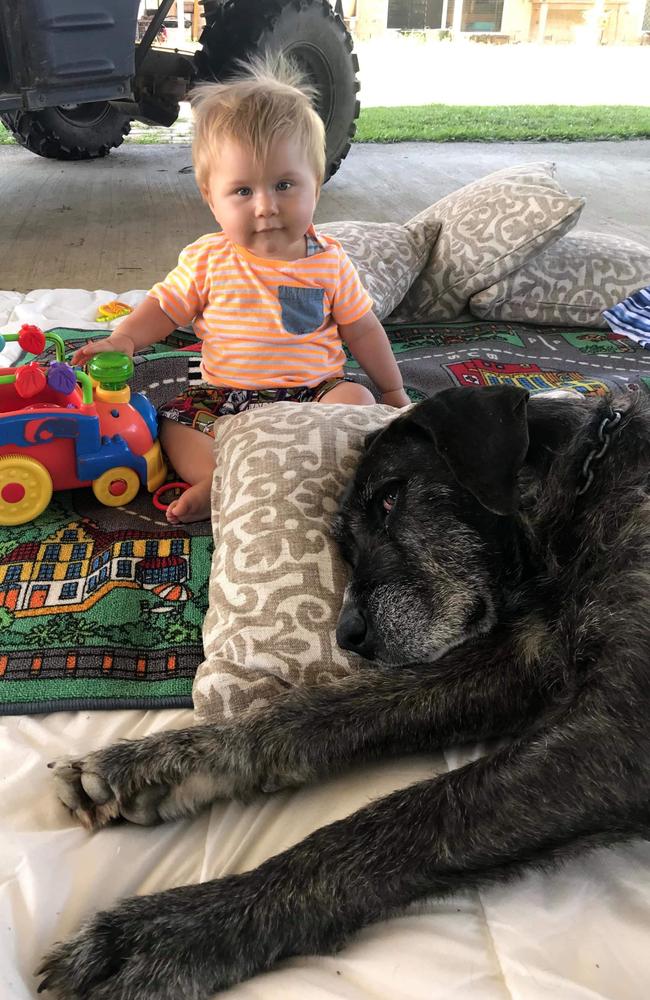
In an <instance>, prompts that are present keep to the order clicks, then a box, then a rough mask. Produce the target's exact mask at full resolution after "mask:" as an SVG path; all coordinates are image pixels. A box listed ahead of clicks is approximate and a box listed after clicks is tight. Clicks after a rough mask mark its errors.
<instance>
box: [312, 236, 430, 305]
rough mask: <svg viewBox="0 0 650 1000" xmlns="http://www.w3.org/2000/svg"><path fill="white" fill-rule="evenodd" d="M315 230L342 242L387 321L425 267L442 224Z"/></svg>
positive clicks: (365, 286)
mask: <svg viewBox="0 0 650 1000" xmlns="http://www.w3.org/2000/svg"><path fill="white" fill-rule="evenodd" d="M316 230H317V232H322V233H326V234H327V235H328V236H333V237H334V239H335V240H338V241H339V243H340V244H341V246H342V247H343V249H344V250H345V252H346V253H347V255H348V256H349V258H350V260H351V261H352V263H353V264H354V266H355V267H356V269H357V271H358V272H359V276H360V278H361V281H362V283H363V286H364V288H366V289H367V291H368V292H369V294H370V295H371V296H372V300H373V303H374V312H375V314H376V315H377V318H378V319H384V318H385V317H386V316H388V314H389V313H390V312H392V311H393V309H395V307H396V306H398V305H399V303H400V302H401V301H402V299H403V298H404V296H405V295H406V293H407V292H408V290H409V288H410V287H411V285H412V284H413V282H414V281H415V279H416V278H417V276H418V274H419V273H420V271H421V270H422V268H423V267H424V265H425V263H426V260H427V258H428V256H429V254H430V252H431V247H432V246H433V244H434V243H435V240H436V237H437V236H438V233H439V232H440V223H439V222H437V221H435V220H433V219H419V220H418V221H413V222H407V223H406V225H404V226H401V225H399V224H398V223H395V222H329V223H324V224H323V225H322V226H316Z"/></svg>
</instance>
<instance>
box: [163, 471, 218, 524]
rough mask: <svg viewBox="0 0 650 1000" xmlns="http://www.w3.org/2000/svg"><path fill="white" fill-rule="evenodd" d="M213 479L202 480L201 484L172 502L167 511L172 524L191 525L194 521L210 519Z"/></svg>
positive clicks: (192, 487) (196, 484) (191, 487)
mask: <svg viewBox="0 0 650 1000" xmlns="http://www.w3.org/2000/svg"><path fill="white" fill-rule="evenodd" d="M211 487H212V478H209V479H202V480H201V482H200V483H195V484H194V486H190V488H189V489H187V490H185V492H184V493H182V494H181V496H179V498H178V500H174V501H172V503H170V505H169V507H168V508H167V511H166V517H167V520H168V521H169V523H170V524H190V523H191V522H192V521H208V520H209V519H210V490H211Z"/></svg>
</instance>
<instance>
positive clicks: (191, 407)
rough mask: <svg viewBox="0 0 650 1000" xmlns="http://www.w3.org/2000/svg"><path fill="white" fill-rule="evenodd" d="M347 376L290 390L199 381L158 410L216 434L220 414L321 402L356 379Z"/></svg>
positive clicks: (294, 387) (205, 431) (222, 415)
mask: <svg viewBox="0 0 650 1000" xmlns="http://www.w3.org/2000/svg"><path fill="white" fill-rule="evenodd" d="M354 381H355V380H354V379H353V378H350V377H349V376H348V375H344V376H342V377H341V378H330V379H326V380H325V381H324V382H320V383H319V384H318V385H310V386H304V385H302V386H293V387H292V388H289V389H231V388H229V387H228V386H217V385H210V384H209V383H208V382H200V383H199V384H197V385H194V386H191V387H190V388H189V389H187V391H186V392H183V393H181V395H180V396H176V397H175V398H174V399H171V400H169V402H167V403H164V404H163V405H162V406H161V407H160V408H159V410H158V416H159V417H166V418H167V420H176V421H177V422H178V423H179V424H186V425H187V426H188V427H193V428H194V430H197V431H202V432H203V433H204V434H212V435H214V429H213V424H214V422H215V420H216V419H217V417H224V416H226V415H228V414H233V413H243V411H244V410H252V409H255V408H256V407H259V406H267V405H268V404H269V403H318V402H319V401H320V400H321V399H322V398H323V396H324V395H325V394H326V393H328V392H329V391H330V389H333V388H334V387H335V386H337V385H339V384H340V383H341V382H354Z"/></svg>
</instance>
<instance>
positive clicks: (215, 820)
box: [0, 710, 650, 1000]
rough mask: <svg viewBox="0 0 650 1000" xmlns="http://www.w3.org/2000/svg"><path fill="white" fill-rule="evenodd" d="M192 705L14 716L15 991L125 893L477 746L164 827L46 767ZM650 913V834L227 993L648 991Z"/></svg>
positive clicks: (2, 800)
mask: <svg viewBox="0 0 650 1000" xmlns="http://www.w3.org/2000/svg"><path fill="white" fill-rule="evenodd" d="M191 721H192V718H191V713H190V712H189V711H188V710H176V711H172V710H169V711H157V712H144V711H141V712H137V711H120V712H104V713H102V712H79V713H55V714H52V715H49V716H29V717H24V716H23V717H6V718H3V719H0V809H1V818H0V844H1V846H2V850H1V851H0V998H1V1000H28V998H33V997H35V996H36V993H35V980H34V979H33V978H32V975H31V972H32V970H33V969H34V968H35V967H36V964H37V962H38V960H39V958H40V956H41V954H42V953H43V952H44V951H45V950H46V949H47V948H48V946H49V945H50V944H51V943H52V942H53V941H55V940H57V939H60V938H62V937H65V936H66V935H68V934H69V933H71V932H72V931H74V930H75V928H76V927H77V926H78V924H79V923H80V921H81V920H82V918H83V917H85V916H86V915H87V914H90V913H92V912H93V911H95V910H98V909H102V908H106V907H108V906H110V905H111V903H113V902H114V901H115V900H117V899H119V898H120V897H121V896H125V895H131V894H134V893H147V892H154V891H157V890H160V889H165V888H169V887H171V886H175V885H180V884H183V883H188V882H195V881H205V880H208V879H210V878H214V877H216V876H219V875H223V874H226V873H229V872H237V871H244V870H246V869H248V868H250V867H252V866H254V865H257V864H259V863H260V862H261V861H262V860H263V859H264V858H266V857H268V856H270V855H272V854H275V853H277V852H278V851H281V850H283V849H284V848H286V847H289V846H290V845H291V844H293V843H295V842H296V841H297V840H298V839H301V838H302V837H304V836H306V835H307V834H308V833H310V832H311V831H312V830H314V829H316V827H318V826H320V825H323V824H325V823H328V822H331V821H333V820H335V819H338V818H339V817H341V816H344V815H346V814H348V813H350V812H351V811H352V810H354V809H355V808H358V807H360V806H362V805H363V804H364V803H366V802H367V801H368V800H369V799H372V798H374V797H377V796H378V795H382V794H386V793H388V792H390V791H392V790H393V789H394V788H397V787H402V786H405V785H408V784H411V783H412V782H413V781H416V780H419V779H420V778H422V777H425V776H427V775H429V774H432V773H434V772H435V771H440V770H441V769H444V768H445V767H446V766H447V765H449V766H457V765H458V764H459V763H461V762H462V761H464V760H465V759H466V758H467V756H468V755H467V754H465V753H459V752H454V753H453V754H447V756H446V759H445V758H443V757H442V756H437V757H435V758H434V757H430V758H427V757H424V756H420V757H413V758H401V759H398V760H387V761H384V762H382V763H377V764H373V765H372V766H367V767H364V768H359V769H357V770H355V771H353V772H350V773H349V774H347V775H344V776H341V777H339V778H337V779H335V780H331V781H329V782H326V783H323V784H321V785H319V786H317V787H312V788H304V789H301V790H298V791H293V792H282V793H279V794H277V795H274V796H270V797H264V798H260V799H259V800H258V801H255V802H253V803H251V804H250V805H248V806H242V805H239V804H236V803H220V804H218V805H215V806H213V807H212V809H211V810H210V811H209V812H208V813H206V814H205V815H203V816H201V817H198V818H196V819H195V820H193V821H181V822H177V823H172V824H168V825H166V826H162V827H156V828H151V829H144V828H140V827H128V826H126V825H125V826H116V827H114V828H111V829H107V830H103V831H101V832H100V833H98V834H94V835H92V834H88V833H87V832H86V831H85V830H83V829H82V828H81V827H79V826H78V825H76V824H75V823H74V822H73V821H72V820H71V818H70V817H69V815H68V814H67V812H66V810H65V809H64V808H63V807H62V806H60V805H59V803H58V802H57V800H56V798H55V796H54V791H53V787H52V783H51V774H50V772H49V771H48V770H47V768H46V767H45V764H46V763H47V762H48V761H49V760H52V759H53V758H54V757H56V756H57V755H60V754H66V753H75V752H82V751H83V750H85V749H88V748H91V747H95V746H99V745H104V744H106V743H108V742H110V741H113V740H115V739H119V738H121V737H135V736H142V735H144V734H146V733H149V732H154V731H156V730H160V729H170V728H178V727H180V726H183V725H186V724H191ZM649 929H650V843H641V842H635V843H633V844H629V845H627V846H623V847H619V848H617V849H614V850H608V851H606V850H600V851H597V852H595V853H594V854H592V855H590V856H588V857H584V858H582V859H579V860H574V861H572V862H571V863H570V864H568V865H567V866H565V867H564V868H562V869H560V870H557V871H555V872H553V873H551V874H548V873H546V874H539V873H531V874H529V875H527V876H525V877H524V878H523V879H522V880H520V881H518V882H515V883H513V884H511V885H509V886H506V887H501V888H498V889H497V888H494V889H489V890H486V891H483V892H481V893H480V894H479V893H475V892H469V893H466V894H463V895H458V896H456V897H454V898H452V899H449V900H445V901H442V902H440V901H435V900H432V901H430V902H428V903H427V904H426V905H424V906H419V907H418V908H417V909H413V910H411V911H409V912H408V913H406V914H404V915H403V916H400V917H395V918H393V919H391V920H389V921H387V922H385V923H383V924H378V925H375V926H373V927H370V928H367V929H366V930H364V931H363V932H362V933H361V934H359V936H358V937H357V938H355V939H354V940H353V941H352V942H351V943H350V944H349V945H348V946H347V947H346V948H345V949H344V950H343V952H341V953H340V954H339V955H337V956H336V957H323V958H321V957H308V958H295V959H292V960H290V961H287V962H285V963H283V965H281V966H279V967H278V968H277V969H275V970H273V971H272V972H269V973H266V974H265V975H262V976H258V977H257V978H256V979H254V980H251V981H249V982H248V983H244V984H241V985H240V986H238V987H236V988H234V989H233V990H231V991H230V993H228V997H232V998H233V1000H330V998H344V1000H456V998H457V1000H506V998H513V1000H515V998H516V1000H550V998H553V1000H596V998H599V1000H605V998H606V1000H646V998H647V996H648V983H650V949H649V948H648V930H649ZM222 995H223V994H222Z"/></svg>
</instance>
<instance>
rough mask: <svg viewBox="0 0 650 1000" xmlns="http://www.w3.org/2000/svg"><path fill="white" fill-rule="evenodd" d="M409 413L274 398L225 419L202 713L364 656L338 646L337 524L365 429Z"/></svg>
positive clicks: (198, 697) (232, 710)
mask: <svg viewBox="0 0 650 1000" xmlns="http://www.w3.org/2000/svg"><path fill="white" fill-rule="evenodd" d="M399 412H400V411H399V410H395V409H392V408H391V407H388V406H342V405H327V406H324V405H322V404H318V403H301V404H297V403H274V404H272V405H270V406H264V407H261V408H259V409H255V410H249V411H247V412H246V413H241V414H238V415H237V416H234V417H222V418H221V419H220V420H218V421H217V423H216V425H215V431H216V434H215V448H216V453H217V467H216V471H215V476H214V480H213V486H212V524H213V531H214V539H215V549H214V554H213V558H212V571H211V574H210V593H209V609H208V613H207V616H206V619H205V622H204V626H203V645H204V649H205V660H204V661H203V663H202V664H201V666H200V667H199V669H198V672H197V674H196V680H195V682H194V691H193V697H194V707H195V716H196V719H197V721H199V722H221V721H223V720H225V719H229V718H232V717H233V716H234V715H239V714H241V713H243V712H247V711H250V710H252V709H255V708H257V707H258V706H260V705H263V704H264V703H265V702H267V701H268V700H269V699H271V698H273V697H275V696H276V695H278V694H280V693H282V692H283V691H285V690H286V689H287V687H291V686H293V685H303V684H315V683H317V682H320V681H328V680H332V679H334V678H337V677H343V676H346V675H347V674H349V673H350V672H351V671H352V670H354V669H358V666H359V665H360V664H361V663H363V661H362V660H360V659H359V657H356V656H353V655H348V654H347V653H345V652H344V651H343V650H341V649H339V647H338V646H337V645H336V638H335V628H336V621H337V618H338V614H339V611H340V607H341V599H342V595H343V590H344V587H345V578H346V574H345V569H344V566H343V564H342V562H341V559H340V556H339V554H338V551H337V548H336V545H335V543H334V541H333V540H332V538H331V537H330V534H329V525H330V523H331V519H332V516H333V515H334V513H335V512H336V509H337V506H338V500H339V496H340V494H341V491H342V490H343V488H344V486H345V484H346V482H347V481H348V480H349V479H350V477H351V476H352V474H353V472H354V469H355V466H356V464H357V460H358V457H359V454H360V452H361V449H362V445H363V441H364V439H365V437H366V435H367V434H368V433H370V432H371V431H373V430H376V429H377V428H379V427H382V426H383V425H384V424H386V423H388V421H389V420H392V419H394V418H395V416H397V414H398V413H399Z"/></svg>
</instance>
